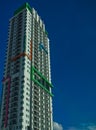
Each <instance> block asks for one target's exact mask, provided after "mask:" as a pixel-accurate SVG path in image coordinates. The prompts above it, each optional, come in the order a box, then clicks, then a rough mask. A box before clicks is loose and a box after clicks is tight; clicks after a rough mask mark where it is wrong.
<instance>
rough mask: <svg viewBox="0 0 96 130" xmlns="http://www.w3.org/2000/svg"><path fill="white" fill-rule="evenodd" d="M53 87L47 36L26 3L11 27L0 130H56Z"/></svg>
mask: <svg viewBox="0 0 96 130" xmlns="http://www.w3.org/2000/svg"><path fill="white" fill-rule="evenodd" d="M52 87H53V85H52V83H51V73H50V47H49V38H48V33H47V31H46V29H45V25H44V23H43V21H42V20H41V18H40V16H39V15H38V14H37V12H36V11H35V9H34V8H31V7H30V5H29V4H28V3H25V4H24V5H23V6H21V7H20V8H19V9H17V10H16V11H15V12H14V16H13V17H12V18H11V19H10V24H9V32H8V46H7V51H6V61H5V65H4V78H3V80H2V103H1V118H0V130H53V118H52V96H53V94H52V90H51V89H52Z"/></svg>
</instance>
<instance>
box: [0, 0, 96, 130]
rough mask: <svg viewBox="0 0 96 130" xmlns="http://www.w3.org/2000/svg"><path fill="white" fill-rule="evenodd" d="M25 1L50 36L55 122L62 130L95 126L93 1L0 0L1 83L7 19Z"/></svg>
mask: <svg viewBox="0 0 96 130" xmlns="http://www.w3.org/2000/svg"><path fill="white" fill-rule="evenodd" d="M25 2H28V3H29V4H30V5H31V7H34V8H35V9H36V10H37V12H38V14H39V15H40V16H41V18H42V19H43V20H44V22H45V24H46V28H47V31H48V33H49V38H50V48H51V68H52V82H53V84H54V89H53V93H54V98H53V111H54V121H56V122H58V123H60V124H62V126H63V128H65V129H64V130H66V128H67V127H70V126H79V125H80V124H90V123H93V124H94V123H96V1H95V0H27V1H25V0H19V1H17V0H13V1H12V0H8V1H7V0H6V1H5V0H2V1H1V2H0V81H1V79H2V73H3V63H4V54H5V49H6V40H7V34H8V23H9V18H11V17H12V15H13V12H14V11H15V10H16V9H17V8H18V7H19V6H21V5H22V4H23V3H25ZM0 87H1V83H0Z"/></svg>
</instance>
